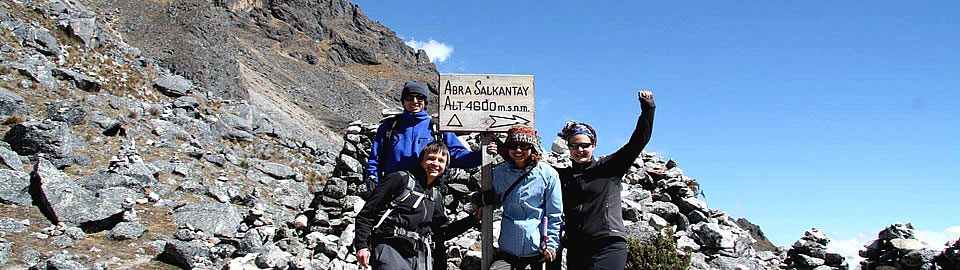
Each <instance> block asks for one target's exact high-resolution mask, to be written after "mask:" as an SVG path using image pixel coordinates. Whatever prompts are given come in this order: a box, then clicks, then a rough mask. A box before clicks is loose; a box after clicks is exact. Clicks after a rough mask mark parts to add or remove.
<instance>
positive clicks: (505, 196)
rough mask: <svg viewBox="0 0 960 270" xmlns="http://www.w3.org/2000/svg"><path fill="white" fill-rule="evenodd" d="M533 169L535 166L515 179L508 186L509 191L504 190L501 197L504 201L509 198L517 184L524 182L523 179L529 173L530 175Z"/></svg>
mask: <svg viewBox="0 0 960 270" xmlns="http://www.w3.org/2000/svg"><path fill="white" fill-rule="evenodd" d="M532 171H533V168H530V169H529V170H527V171H526V172H524V173H523V174H521V175H520V177H519V178H517V180H516V181H513V184H512V185H510V188H507V192H504V193H503V197H502V198H500V201H501V202H503V201H504V200H506V199H507V196H509V195H510V192H511V191H513V189H514V188H516V187H517V185H519V184H520V182H523V179H524V178H527V175H530V172H532Z"/></svg>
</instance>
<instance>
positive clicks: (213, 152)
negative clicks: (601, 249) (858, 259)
mask: <svg viewBox="0 0 960 270" xmlns="http://www.w3.org/2000/svg"><path fill="white" fill-rule="evenodd" d="M427 59H428V58H427V57H426V55H425V53H424V52H423V51H419V52H416V51H414V50H412V49H410V48H409V47H406V46H405V45H403V43H402V41H401V40H400V39H399V38H397V37H396V34H395V33H393V32H392V31H390V30H389V29H386V28H385V27H383V26H382V25H380V24H379V23H376V22H374V21H371V20H369V19H368V18H366V16H365V15H363V12H362V11H361V10H360V9H359V7H357V6H355V5H352V4H350V3H349V2H347V1H343V0H324V1H297V0H287V1H282V0H278V1H250V0H219V1H200V0H197V1H191V0H179V1H177V0H174V1H146V0H143V1H138V0H133V1H116V0H89V1H76V0H2V1H0V121H2V123H0V134H3V140H2V142H0V267H3V268H4V269H7V268H10V269H26V268H32V269H131V268H136V269H144V268H145V269H176V268H198V269H214V268H220V269H222V268H226V269H356V264H355V262H356V258H355V257H354V255H353V254H352V252H353V251H352V250H351V249H350V247H351V245H352V243H353V224H352V222H353V217H354V216H355V215H356V213H357V211H358V210H359V209H360V207H362V205H363V200H362V197H363V195H364V194H363V192H362V190H363V188H362V183H361V176H360V174H361V168H362V164H364V162H365V161H366V158H367V151H368V150H367V149H369V147H370V141H371V139H372V136H373V132H374V130H375V128H376V126H377V124H376V123H377V121H378V120H379V119H380V118H381V117H383V115H382V113H381V109H385V108H388V107H391V106H392V104H397V100H396V97H397V96H399V95H398V91H399V85H401V84H402V83H403V81H404V80H407V79H409V78H416V79H420V80H422V81H427V82H433V81H435V76H436V70H435V68H434V67H433V65H432V64H430V63H429V62H428V60H427ZM433 104H436V102H434V103H433ZM358 119H359V120H358ZM461 140H463V141H464V142H465V143H466V144H468V145H471V146H472V147H474V148H475V149H479V146H478V145H477V143H476V135H475V134H474V135H470V134H465V135H463V136H461ZM565 149H566V148H565V147H562V145H560V144H555V145H554V147H553V152H552V153H550V154H549V155H548V162H550V163H552V164H553V165H555V166H565V164H564V163H565V162H568V161H567V158H566V156H565V155H566V154H565V153H564V151H565ZM478 174H479V171H478V170H459V169H457V170H453V171H451V173H450V177H449V179H447V182H446V185H445V186H444V189H445V190H444V194H446V196H445V198H444V204H445V205H446V206H447V210H448V214H449V215H450V216H451V217H455V218H462V217H464V216H466V215H467V213H470V212H472V210H473V206H472V205H471V204H469V203H467V202H466V195H467V194H469V193H470V192H473V191H476V190H478V189H479V185H478V182H479V175H478ZM623 185H624V192H623V193H622V194H621V195H622V198H623V209H624V219H625V222H626V224H627V226H628V228H629V229H630V235H631V237H634V238H639V239H648V238H650V237H651V236H653V235H657V234H661V235H664V234H665V232H667V231H673V232H675V233H674V234H673V235H674V237H675V240H676V241H677V247H678V249H679V251H680V252H683V253H685V254H690V255H691V257H692V264H691V267H690V268H691V269H837V268H846V264H845V262H844V261H843V258H842V257H840V258H838V256H837V255H836V254H831V253H827V252H825V245H826V243H827V242H828V241H829V239H826V237H825V236H823V234H822V233H821V232H819V231H816V230H811V231H809V232H807V234H806V235H805V236H803V238H801V240H800V241H798V242H797V243H795V244H794V245H793V246H792V247H780V248H776V247H773V246H772V245H770V244H769V242H767V241H766V239H764V237H763V234H762V232H760V231H759V227H756V226H755V225H752V224H750V223H749V222H748V221H745V220H734V219H733V218H732V217H730V216H729V215H727V214H726V213H724V212H723V211H720V210H717V209H710V208H708V207H707V204H706V203H705V202H703V201H702V200H700V199H698V197H697V188H698V185H697V182H696V180H693V179H691V178H689V177H687V176H685V175H684V174H683V170H682V169H680V168H679V167H678V165H677V163H676V162H675V161H673V160H665V159H664V158H663V157H660V156H657V155H656V154H655V153H644V154H643V155H642V156H641V157H640V158H638V159H637V160H636V162H635V164H634V166H633V168H632V169H631V171H630V173H628V174H627V175H626V176H625V177H624V179H623ZM909 227H910V226H909V225H895V226H891V228H888V230H885V231H884V232H881V234H880V236H879V239H878V240H877V241H876V242H874V243H873V244H871V245H870V246H868V247H867V249H866V250H865V252H864V253H863V254H861V255H862V256H863V257H864V258H867V260H866V261H864V263H863V265H862V266H863V267H865V268H866V269H941V268H942V269H956V268H957V263H958V261H960V259H958V258H960V256H958V255H957V254H958V253H957V250H958V249H960V248H958V245H957V244H956V243H953V244H952V245H951V247H950V248H948V249H947V250H945V251H944V252H942V253H936V252H932V251H929V249H926V247H921V246H920V245H918V244H917V241H916V240H915V239H914V238H912V233H910V232H911V230H912V229H910V228H909ZM885 232H886V233H885ZM478 241H479V232H478V231H476V230H471V231H469V232H467V233H465V234H464V235H462V236H461V237H458V238H456V239H454V240H452V241H450V242H449V243H448V245H449V246H448V248H447V250H446V252H447V254H448V255H449V258H450V259H449V260H448V265H449V266H450V268H451V269H477V268H478V267H479V252H478V250H479V242H478Z"/></svg>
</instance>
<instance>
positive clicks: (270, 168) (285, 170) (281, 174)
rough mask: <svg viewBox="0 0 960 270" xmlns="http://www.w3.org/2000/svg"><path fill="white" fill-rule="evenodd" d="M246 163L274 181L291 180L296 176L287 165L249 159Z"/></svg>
mask: <svg viewBox="0 0 960 270" xmlns="http://www.w3.org/2000/svg"><path fill="white" fill-rule="evenodd" d="M247 163H249V164H251V165H253V167H254V168H256V169H257V170H260V171H261V172H263V173H265V174H267V175H269V176H272V177H273V178H276V179H293V178H294V177H296V176H297V171H296V170H294V169H293V168H290V166H287V165H283V164H279V163H273V162H269V161H263V160H258V159H251V158H248V159H247Z"/></svg>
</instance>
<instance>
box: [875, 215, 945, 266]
mask: <svg viewBox="0 0 960 270" xmlns="http://www.w3.org/2000/svg"><path fill="white" fill-rule="evenodd" d="M878 238H879V239H877V240H874V241H873V242H872V243H870V244H869V245H866V246H865V247H866V249H864V250H860V257H863V258H865V260H863V261H861V262H860V269H864V270H874V269H876V270H893V269H922V270H933V269H939V268H938V267H937V266H936V264H935V263H934V258H935V257H936V256H937V254H938V252H937V251H935V250H931V249H928V248H927V246H926V244H924V243H923V242H921V241H920V240H917V238H916V237H914V235H913V225H911V224H910V223H907V224H902V223H896V224H893V225H890V226H888V227H887V228H885V229H883V230H882V231H880V233H879V235H878Z"/></svg>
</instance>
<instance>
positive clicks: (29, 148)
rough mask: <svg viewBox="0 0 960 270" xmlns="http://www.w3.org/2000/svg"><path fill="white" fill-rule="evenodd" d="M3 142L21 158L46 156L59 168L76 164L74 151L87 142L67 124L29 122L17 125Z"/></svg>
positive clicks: (81, 147)
mask: <svg viewBox="0 0 960 270" xmlns="http://www.w3.org/2000/svg"><path fill="white" fill-rule="evenodd" d="M3 140H4V141H5V142H7V143H9V144H10V146H11V150H13V151H15V152H17V154H19V155H21V156H29V155H36V154H44V155H45V157H44V158H46V159H49V160H50V162H52V163H53V164H54V165H56V166H57V168H63V167H66V166H69V165H71V164H74V163H75V162H76V161H77V156H76V155H74V154H73V151H74V150H79V149H83V147H84V145H85V142H84V141H83V139H82V138H80V137H79V136H77V135H75V134H73V133H72V132H71V131H70V129H69V128H68V127H67V124H66V123H63V122H55V121H28V122H25V123H21V124H17V125H16V126H13V128H11V129H10V131H8V132H7V134H6V135H5V136H4V137H3Z"/></svg>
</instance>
